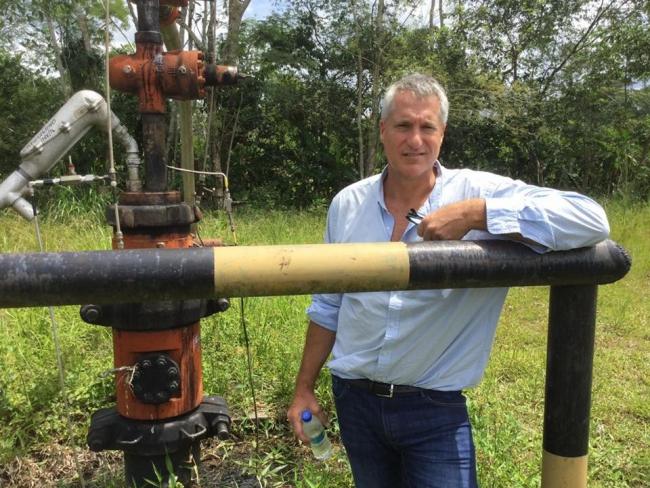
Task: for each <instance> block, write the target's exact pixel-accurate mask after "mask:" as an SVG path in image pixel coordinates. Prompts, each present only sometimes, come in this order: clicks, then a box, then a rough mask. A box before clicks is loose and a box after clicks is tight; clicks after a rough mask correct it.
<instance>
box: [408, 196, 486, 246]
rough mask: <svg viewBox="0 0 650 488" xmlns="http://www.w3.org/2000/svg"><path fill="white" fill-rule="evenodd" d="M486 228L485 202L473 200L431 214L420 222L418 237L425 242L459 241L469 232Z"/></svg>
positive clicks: (480, 199)
mask: <svg viewBox="0 0 650 488" xmlns="http://www.w3.org/2000/svg"><path fill="white" fill-rule="evenodd" d="M486 228H487V223H486V214H485V200H484V199H482V198H473V199H471V200H463V201H461V202H456V203H452V204H450V205H445V206H444V207H441V208H439V209H438V210H436V211H435V212H431V213H430V214H429V215H427V216H426V217H424V218H423V219H422V222H420V225H419V226H418V235H419V236H420V237H422V239H424V240H425V241H436V240H437V241H449V240H459V239H461V238H462V237H463V236H464V235H465V234H467V233H468V232H469V231H470V230H474V229H478V230H485V229H486Z"/></svg>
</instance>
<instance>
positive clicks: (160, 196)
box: [120, 191, 182, 205]
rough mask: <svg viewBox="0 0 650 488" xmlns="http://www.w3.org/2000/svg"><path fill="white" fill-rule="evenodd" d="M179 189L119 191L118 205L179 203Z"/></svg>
mask: <svg viewBox="0 0 650 488" xmlns="http://www.w3.org/2000/svg"><path fill="white" fill-rule="evenodd" d="M181 201H182V199H181V192H180V191H157V192H154V191H148V192H139V191H134V192H127V191H123V192H122V193H120V205H170V204H173V203H181Z"/></svg>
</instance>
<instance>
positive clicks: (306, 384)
mask: <svg viewBox="0 0 650 488" xmlns="http://www.w3.org/2000/svg"><path fill="white" fill-rule="evenodd" d="M335 339H336V332H333V331H331V330H329V329H326V328H324V327H321V326H320V325H318V324H317V323H316V322H313V321H310V322H309V327H308V329H307V338H306V339H305V349H304V351H303V355H302V362H301V363H300V370H299V371H298V376H297V377H296V390H301V389H305V388H306V389H308V390H313V389H314V385H315V383H316V378H318V374H319V373H320V370H321V368H322V367H323V364H325V361H326V360H327V358H328V356H329V355H330V352H332V347H333V346H334V340H335Z"/></svg>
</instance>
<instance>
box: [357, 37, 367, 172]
mask: <svg viewBox="0 0 650 488" xmlns="http://www.w3.org/2000/svg"><path fill="white" fill-rule="evenodd" d="M358 49H359V52H358V56H357V140H358V143H359V179H360V180H362V179H364V178H365V177H366V173H365V170H366V168H365V164H364V159H363V152H364V151H363V56H362V51H361V46H360V45H359V47H358Z"/></svg>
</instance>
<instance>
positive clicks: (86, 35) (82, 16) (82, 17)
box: [76, 8, 92, 53]
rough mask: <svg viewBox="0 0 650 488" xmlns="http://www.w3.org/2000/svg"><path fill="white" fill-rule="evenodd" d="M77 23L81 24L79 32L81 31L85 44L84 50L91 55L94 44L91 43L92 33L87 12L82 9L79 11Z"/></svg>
mask: <svg viewBox="0 0 650 488" xmlns="http://www.w3.org/2000/svg"><path fill="white" fill-rule="evenodd" d="M76 17H77V22H78V23H79V30H80V31H81V37H82V39H83V42H84V49H85V50H86V52H87V53H90V52H91V50H92V44H91V42H90V31H89V30H88V17H87V16H86V12H84V11H83V10H82V9H81V8H79V9H77V16H76Z"/></svg>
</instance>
